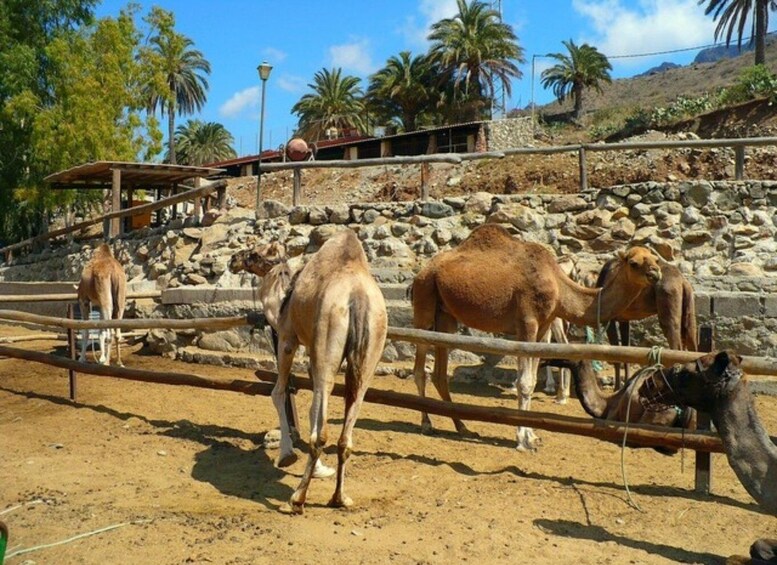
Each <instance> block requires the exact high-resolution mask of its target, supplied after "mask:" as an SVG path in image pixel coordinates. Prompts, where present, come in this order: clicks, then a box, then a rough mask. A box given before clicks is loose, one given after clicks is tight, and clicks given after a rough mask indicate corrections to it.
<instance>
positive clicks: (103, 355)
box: [100, 304, 113, 365]
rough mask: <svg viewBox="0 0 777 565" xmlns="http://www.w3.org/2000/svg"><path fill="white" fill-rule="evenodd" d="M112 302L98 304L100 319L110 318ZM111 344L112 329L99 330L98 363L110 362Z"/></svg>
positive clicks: (108, 363) (107, 363)
mask: <svg viewBox="0 0 777 565" xmlns="http://www.w3.org/2000/svg"><path fill="white" fill-rule="evenodd" d="M112 308H113V305H112V304H108V305H102V304H100V311H101V314H100V316H101V319H103V320H110V319H111V310H112ZM112 344H113V330H109V329H105V330H100V363H101V364H102V365H110V364H111V345H112Z"/></svg>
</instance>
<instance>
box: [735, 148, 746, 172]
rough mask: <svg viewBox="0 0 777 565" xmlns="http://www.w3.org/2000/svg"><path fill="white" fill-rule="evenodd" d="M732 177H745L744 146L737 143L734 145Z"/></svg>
mask: <svg viewBox="0 0 777 565" xmlns="http://www.w3.org/2000/svg"><path fill="white" fill-rule="evenodd" d="M734 156H735V164H734V179H735V180H743V179H744V178H745V146H744V145H737V146H736V147H734Z"/></svg>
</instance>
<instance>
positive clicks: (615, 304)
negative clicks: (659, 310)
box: [411, 224, 661, 450]
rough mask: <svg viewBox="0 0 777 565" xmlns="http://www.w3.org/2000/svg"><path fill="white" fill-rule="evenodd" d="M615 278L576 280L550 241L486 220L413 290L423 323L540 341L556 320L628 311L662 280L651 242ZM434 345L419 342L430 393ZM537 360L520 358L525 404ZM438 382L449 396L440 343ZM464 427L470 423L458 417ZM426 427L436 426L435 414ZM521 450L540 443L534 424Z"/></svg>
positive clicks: (421, 383) (421, 382)
mask: <svg viewBox="0 0 777 565" xmlns="http://www.w3.org/2000/svg"><path fill="white" fill-rule="evenodd" d="M618 257H619V260H618V265H617V268H616V269H614V271H615V273H616V274H615V276H614V277H612V279H611V280H610V281H608V284H607V286H605V287H604V288H603V289H601V290H600V289H592V288H586V287H583V286H581V285H579V284H577V283H576V282H574V281H573V280H572V279H570V278H569V277H568V276H567V275H566V274H564V272H563V271H562V270H561V268H560V267H559V266H558V264H557V262H556V257H555V256H554V255H553V253H552V252H551V251H550V250H549V249H548V248H547V247H545V246H543V245H541V244H538V243H529V242H524V241H520V240H517V239H515V238H513V237H512V236H511V235H510V233H509V232H508V231H507V230H506V229H505V228H504V227H502V226H499V225H496V224H485V225H482V226H479V227H477V228H476V229H474V230H473V231H472V233H471V234H470V235H469V237H468V238H467V239H466V240H464V241H463V242H462V243H461V244H460V245H459V246H458V247H456V248H454V249H451V250H448V251H444V252H442V253H439V254H438V255H436V256H435V257H433V258H432V260H431V261H429V263H428V264H427V265H426V266H425V267H424V268H423V269H421V271H420V272H419V273H418V274H417V275H416V277H415V280H414V281H413V285H412V289H411V295H412V301H413V322H414V325H415V327H416V328H419V329H424V330H436V331H442V332H448V333H452V332H455V331H456V328H457V325H458V324H459V323H461V324H464V325H466V326H469V327H471V328H476V329H479V330H482V331H486V332H492V333H501V334H508V335H512V336H515V338H516V339H517V340H519V341H529V342H536V341H537V340H538V339H540V338H541V337H543V336H544V335H545V334H546V332H547V331H548V329H549V328H550V326H551V323H552V322H553V320H554V319H555V318H562V319H564V320H566V321H569V322H572V323H574V324H579V325H596V324H597V320H600V321H609V320H611V319H612V318H614V317H615V316H617V314H618V313H619V312H621V311H622V310H623V309H625V308H626V307H627V306H628V305H629V304H630V303H631V301H632V300H633V299H634V297H635V296H636V295H637V294H639V292H641V291H642V290H643V289H644V288H645V287H646V286H649V285H652V284H653V283H655V282H656V281H658V280H659V279H660V278H661V271H660V269H659V267H658V262H657V260H656V258H655V256H654V255H653V254H652V253H651V252H650V251H649V250H648V249H645V248H644V247H634V248H631V249H629V250H628V251H625V252H623V253H621V254H619V256H618ZM427 350H428V346H424V345H418V346H417V347H416V358H415V367H414V375H415V382H416V386H417V387H418V392H419V394H420V395H421V396H425V389H426V378H425V374H424V365H425V359H426V353H427ZM538 365H539V360H538V359H536V358H524V357H521V358H519V359H518V367H519V368H518V385H519V386H518V406H519V408H520V409H521V410H528V409H530V407H531V395H532V392H533V391H534V387H535V385H536V382H537V368H538ZM432 382H433V383H434V385H435V388H436V389H437V391H438V393H439V394H440V396H441V397H442V399H443V400H447V401H450V400H451V396H450V392H449V390H448V351H447V349H446V348H444V347H435V363H434V369H433V374H432ZM454 425H455V426H456V429H457V430H458V431H459V432H460V433H466V432H467V429H466V427H465V426H464V424H463V423H462V422H461V421H460V420H457V419H454ZM421 426H422V430H424V431H431V429H432V426H431V422H430V420H429V415H428V414H426V413H423V414H422V416H421ZM516 437H517V440H518V446H517V447H518V449H519V450H529V449H535V448H536V444H537V438H536V436H535V434H534V432H533V430H532V429H531V428H527V427H519V428H518V430H517V433H516Z"/></svg>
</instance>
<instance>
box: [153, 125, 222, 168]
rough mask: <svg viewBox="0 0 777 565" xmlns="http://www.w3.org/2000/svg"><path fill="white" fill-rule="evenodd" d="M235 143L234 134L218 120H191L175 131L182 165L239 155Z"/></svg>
mask: <svg viewBox="0 0 777 565" xmlns="http://www.w3.org/2000/svg"><path fill="white" fill-rule="evenodd" d="M234 143H235V140H234V138H233V137H232V134H231V133H229V132H228V131H227V129H226V128H225V127H224V126H223V125H222V124H218V123H216V122H202V121H200V120H189V121H188V122H186V124H185V125H180V126H178V129H176V131H175V147H176V151H177V152H178V161H179V163H180V164H181V165H195V166H200V165H207V164H209V163H215V162H216V161H224V160H226V159H232V158H234V157H237V152H236V151H235V149H234V147H233V144H234ZM166 160H167V158H166Z"/></svg>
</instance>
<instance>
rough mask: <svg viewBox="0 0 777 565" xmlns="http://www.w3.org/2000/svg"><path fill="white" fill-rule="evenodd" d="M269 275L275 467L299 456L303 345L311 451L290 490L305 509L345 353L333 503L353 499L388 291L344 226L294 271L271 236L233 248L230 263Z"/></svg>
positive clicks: (295, 507) (264, 295) (265, 287)
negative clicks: (294, 435)
mask: <svg viewBox="0 0 777 565" xmlns="http://www.w3.org/2000/svg"><path fill="white" fill-rule="evenodd" d="M243 269H245V270H248V271H250V272H252V273H255V274H257V275H259V276H262V277H264V280H263V284H262V292H261V294H260V301H261V302H262V306H263V308H264V313H265V316H266V317H267V320H268V321H269V322H270V323H271V324H274V327H275V328H276V330H277V332H278V347H277V352H278V381H277V382H276V383H275V387H274V388H273V392H272V399H273V402H274V404H275V408H276V410H277V411H278V417H279V419H280V427H281V445H280V455H279V456H278V462H277V464H278V466H279V467H285V466H288V465H290V464H292V463H293V462H294V461H296V459H297V455H296V453H295V452H294V449H293V445H292V439H291V430H290V428H289V425H288V419H287V417H286V399H287V395H288V392H287V384H288V381H289V376H290V373H291V366H292V362H293V360H294V354H295V352H296V351H297V348H298V347H299V346H300V345H304V346H305V347H306V349H307V351H308V354H309V356H310V370H309V371H310V377H311V379H312V380H313V402H312V405H311V407H310V442H309V445H310V453H309V457H308V463H307V466H306V467H305V472H304V474H303V476H302V481H301V482H300V484H299V486H298V487H297V490H296V491H294V494H293V495H292V497H291V501H290V504H291V510H292V512H294V513H302V510H303V506H304V504H305V498H306V496H307V490H308V486H309V485H310V480H311V479H312V478H313V475H314V471H315V469H316V466H317V463H318V461H319V457H320V456H321V454H322V452H323V449H324V447H325V446H326V442H327V439H328V429H327V406H328V403H329V394H330V393H331V390H332V386H333V384H334V379H335V375H336V374H337V372H338V370H339V369H340V365H341V364H342V361H343V360H346V361H347V364H346V370H345V389H346V393H345V422H344V424H343V431H342V433H341V435H340V439H339V441H338V443H337V485H336V487H335V492H334V495H333V496H332V498H331V500H330V501H329V505H330V506H350V505H351V504H352V501H351V499H350V498H349V497H347V496H346V495H345V494H344V492H343V484H344V481H345V463H346V461H347V460H348V457H349V456H350V454H351V450H352V449H353V441H352V435H353V428H354V426H355V424H356V418H357V417H358V414H359V409H360V407H361V404H362V402H363V400H364V394H365V393H366V392H367V388H368V386H369V383H370V380H371V379H372V376H373V374H374V373H375V368H376V367H377V365H378V361H380V357H381V355H382V354H383V346H384V343H385V339H386V332H387V329H388V316H387V314H386V303H385V301H384V299H383V294H382V293H381V291H380V288H378V285H377V283H376V282H375V279H373V277H372V275H371V274H370V270H369V264H368V263H367V258H366V256H365V254H364V250H363V249H362V246H361V243H359V239H358V238H357V237H356V235H355V234H354V232H352V231H351V230H344V231H342V232H340V233H338V234H336V235H335V236H333V237H332V238H331V239H329V240H328V241H327V242H326V243H324V245H323V246H321V249H320V250H319V251H318V252H317V253H316V254H315V255H314V256H313V257H312V258H311V259H310V261H309V262H308V263H307V264H306V265H305V266H304V267H303V268H302V269H301V270H299V271H298V272H297V273H294V274H292V273H291V270H290V269H289V267H288V265H287V264H286V255H285V252H284V250H283V247H282V246H281V245H280V244H278V243H271V244H269V245H264V246H260V247H257V248H255V249H253V250H252V251H250V252H247V253H246V252H242V253H238V254H236V255H234V256H233V257H232V260H231V261H230V270H231V271H232V272H237V271H239V270H243Z"/></svg>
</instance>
